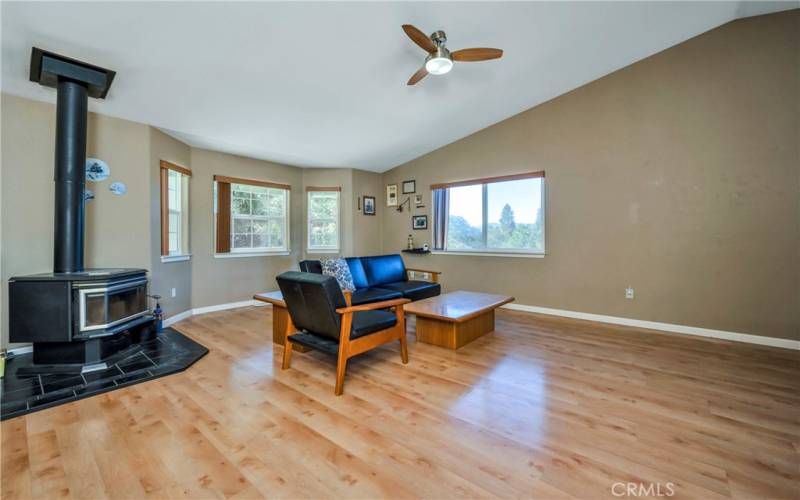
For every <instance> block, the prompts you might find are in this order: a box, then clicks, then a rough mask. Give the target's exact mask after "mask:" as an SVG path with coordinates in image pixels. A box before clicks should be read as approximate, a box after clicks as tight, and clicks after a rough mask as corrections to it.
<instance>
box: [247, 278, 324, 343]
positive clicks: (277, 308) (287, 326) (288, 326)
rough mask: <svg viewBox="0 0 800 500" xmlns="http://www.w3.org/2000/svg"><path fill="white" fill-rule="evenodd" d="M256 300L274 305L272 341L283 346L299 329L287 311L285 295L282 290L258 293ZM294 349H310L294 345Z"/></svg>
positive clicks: (255, 296)
mask: <svg viewBox="0 0 800 500" xmlns="http://www.w3.org/2000/svg"><path fill="white" fill-rule="evenodd" d="M253 298H254V299H255V300H258V301H261V302H266V303H268V304H272V341H273V342H274V343H276V344H280V345H281V346H283V344H284V342H285V341H286V336H287V335H291V334H292V333H295V332H296V331H297V329H296V328H295V327H294V324H293V323H292V318H291V317H290V316H289V310H288V309H286V302H284V301H283V294H281V292H280V290H277V291H274V292H265V293H257V294H255V295H253ZM292 349H293V350H295V351H297V352H307V351H309V350H310V349H309V348H308V347H303V346H301V345H294V346H292Z"/></svg>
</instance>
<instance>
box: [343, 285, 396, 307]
mask: <svg viewBox="0 0 800 500" xmlns="http://www.w3.org/2000/svg"><path fill="white" fill-rule="evenodd" d="M402 297H403V293H402V292H399V291H397V290H387V289H385V288H361V289H356V291H355V292H353V297H352V299H351V302H352V303H353V305H354V306H358V305H361V304H369V303H370V302H380V301H382V300H392V299H399V298H402Z"/></svg>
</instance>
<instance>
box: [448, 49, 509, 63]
mask: <svg viewBox="0 0 800 500" xmlns="http://www.w3.org/2000/svg"><path fill="white" fill-rule="evenodd" d="M450 55H451V56H452V57H453V60H454V61H461V62H477V61H488V60H490V59H500V58H501V57H503V51H502V50H500V49H489V48H485V47H480V48H474V49H461V50H457V51H455V52H453V53H452V54H450Z"/></svg>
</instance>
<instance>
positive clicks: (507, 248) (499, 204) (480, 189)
mask: <svg viewBox="0 0 800 500" xmlns="http://www.w3.org/2000/svg"><path fill="white" fill-rule="evenodd" d="M447 191H448V192H447V196H448V203H447V204H446V205H447V206H448V207H449V210H448V214H447V219H446V220H447V239H446V241H445V250H450V251H466V252H469V251H475V252H510V253H544V248H545V246H544V178H543V177H532V178H527V179H518V180H512V181H503V182H488V183H483V184H473V185H469V186H457V187H451V188H448V189H447ZM443 206H444V205H443ZM438 209H440V208H439V207H438V206H434V210H438Z"/></svg>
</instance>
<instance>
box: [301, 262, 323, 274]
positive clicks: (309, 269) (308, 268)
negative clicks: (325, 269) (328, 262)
mask: <svg viewBox="0 0 800 500" xmlns="http://www.w3.org/2000/svg"><path fill="white" fill-rule="evenodd" d="M300 270H301V271H302V272H304V273H315V274H322V262H320V261H318V260H301V261H300Z"/></svg>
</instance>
